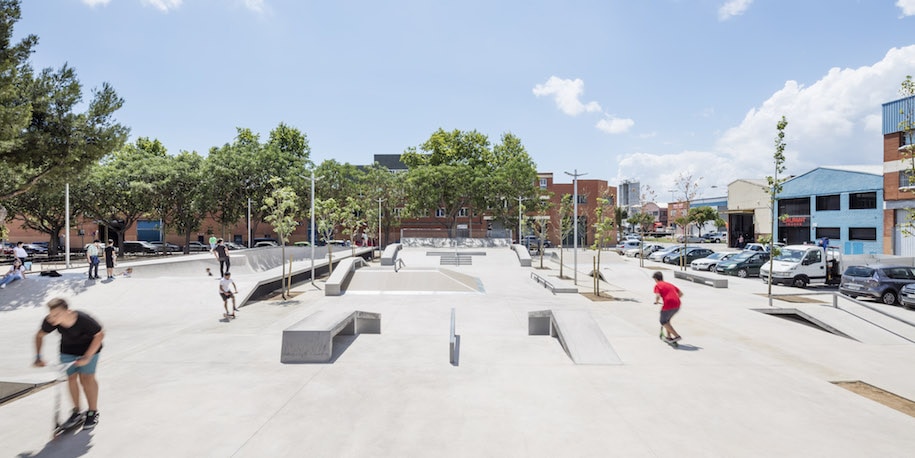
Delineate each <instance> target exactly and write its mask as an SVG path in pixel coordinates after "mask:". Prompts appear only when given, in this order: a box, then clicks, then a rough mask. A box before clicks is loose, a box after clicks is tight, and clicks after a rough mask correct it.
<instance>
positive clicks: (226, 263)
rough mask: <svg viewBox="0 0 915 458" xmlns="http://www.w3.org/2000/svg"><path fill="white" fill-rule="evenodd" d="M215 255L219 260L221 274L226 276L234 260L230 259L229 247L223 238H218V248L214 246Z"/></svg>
mask: <svg viewBox="0 0 915 458" xmlns="http://www.w3.org/2000/svg"><path fill="white" fill-rule="evenodd" d="M213 256H216V259H217V260H218V261H219V276H220V277H223V276H225V274H226V272H228V271H229V269H230V268H232V262H231V261H230V260H229V247H227V246H226V245H225V243H223V241H222V239H219V240H216V248H213Z"/></svg>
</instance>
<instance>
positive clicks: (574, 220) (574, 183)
mask: <svg viewBox="0 0 915 458" xmlns="http://www.w3.org/2000/svg"><path fill="white" fill-rule="evenodd" d="M574 172H575V173H569V172H565V174H566V175H568V176H570V177H572V192H573V196H572V199H573V201H574V205H573V207H574V210H573V211H572V213H574V214H575V217H574V218H572V224H574V226H573V228H574V233H575V235H574V237H575V240H574V241H573V243H572V246H573V250H574V251H573V252H572V254H573V256H572V262H573V263H574V265H573V266H572V267H573V268H572V271H573V272H574V275H573V276H574V281H575V285H576V286H578V177H580V176H584V175H587V173H578V169H575V170H574Z"/></svg>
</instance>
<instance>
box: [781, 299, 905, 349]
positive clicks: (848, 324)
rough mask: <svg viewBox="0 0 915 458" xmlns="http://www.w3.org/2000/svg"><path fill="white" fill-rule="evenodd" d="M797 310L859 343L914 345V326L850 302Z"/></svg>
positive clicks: (804, 307)
mask: <svg viewBox="0 0 915 458" xmlns="http://www.w3.org/2000/svg"><path fill="white" fill-rule="evenodd" d="M796 309H797V311H799V312H801V313H803V314H804V315H807V316H808V317H811V318H813V319H815V320H816V321H818V322H819V323H821V324H825V325H826V326H828V327H831V328H833V329H835V330H837V331H839V332H841V333H842V334H845V335H846V336H848V337H851V338H852V339H855V340H857V341H859V342H863V343H868V344H877V345H895V344H911V343H913V342H915V327H913V326H911V325H909V324H907V323H904V322H901V321H899V320H894V319H892V318H890V317H888V316H885V315H882V314H880V313H878V312H876V311H873V310H870V309H868V308H867V307H864V306H861V305H857V304H855V303H852V302H850V301H845V302H843V303H842V304H841V305H840V308H833V307H827V306H822V305H804V306H800V307H796Z"/></svg>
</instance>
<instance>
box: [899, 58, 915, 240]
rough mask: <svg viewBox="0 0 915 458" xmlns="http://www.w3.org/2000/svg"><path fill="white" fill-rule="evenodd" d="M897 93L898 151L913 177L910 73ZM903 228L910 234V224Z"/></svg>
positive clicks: (914, 119) (913, 85)
mask: <svg viewBox="0 0 915 458" xmlns="http://www.w3.org/2000/svg"><path fill="white" fill-rule="evenodd" d="M899 95H901V96H902V97H903V100H902V103H901V104H900V107H899V114H900V115H901V117H902V119H901V120H900V121H899V126H898V127H899V131H900V132H902V136H903V141H902V144H903V146H902V148H900V149H899V150H900V152H901V153H902V157H904V158H905V159H907V160H908V161H909V167H908V170H907V171H906V172H907V173H908V174H909V176H910V177H915V80H912V75H908V76H906V77H905V81H903V82H902V84H901V86H900V88H899ZM907 212H908V214H909V220H910V221H911V220H912V219H915V208H909V209H907ZM907 226H909V227H905V228H904V229H903V230H904V231H905V232H907V233H908V234H909V235H912V233H913V232H915V231H913V230H912V228H911V224H908V225H907Z"/></svg>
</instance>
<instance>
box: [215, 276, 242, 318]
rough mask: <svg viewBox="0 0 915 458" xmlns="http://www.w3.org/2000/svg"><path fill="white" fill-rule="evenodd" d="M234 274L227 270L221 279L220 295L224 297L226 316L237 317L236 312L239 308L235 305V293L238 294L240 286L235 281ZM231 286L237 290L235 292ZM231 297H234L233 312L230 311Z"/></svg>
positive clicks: (223, 303) (223, 305) (223, 304)
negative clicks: (233, 279)
mask: <svg viewBox="0 0 915 458" xmlns="http://www.w3.org/2000/svg"><path fill="white" fill-rule="evenodd" d="M231 277H232V274H231V273H230V272H226V273H225V274H224V275H223V276H222V278H221V279H219V297H221V298H222V307H223V308H224V309H226V314H225V317H226V318H235V312H237V311H238V309H237V308H236V307H235V295H236V294H238V287H237V286H235V282H234V281H232V278H231ZM229 288H231V289H233V290H235V292H234V293H233V292H232V291H231V290H230V289H229ZM229 299H232V313H229Z"/></svg>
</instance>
